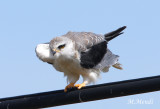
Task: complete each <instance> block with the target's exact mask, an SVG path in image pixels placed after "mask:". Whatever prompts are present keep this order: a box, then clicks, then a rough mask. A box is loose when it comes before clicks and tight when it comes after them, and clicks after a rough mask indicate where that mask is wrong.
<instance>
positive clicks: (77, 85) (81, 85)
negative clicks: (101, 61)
mask: <svg viewBox="0 0 160 109" xmlns="http://www.w3.org/2000/svg"><path fill="white" fill-rule="evenodd" d="M85 86H86V84H85V83H82V84H76V85H75V87H77V88H78V89H81V88H82V87H85Z"/></svg>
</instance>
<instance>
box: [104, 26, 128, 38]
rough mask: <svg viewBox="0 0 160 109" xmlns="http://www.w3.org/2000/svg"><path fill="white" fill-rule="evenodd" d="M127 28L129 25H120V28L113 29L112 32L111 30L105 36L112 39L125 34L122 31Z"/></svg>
mask: <svg viewBox="0 0 160 109" xmlns="http://www.w3.org/2000/svg"><path fill="white" fill-rule="evenodd" d="M125 28H127V26H123V27H120V28H118V29H117V30H115V31H112V32H109V33H107V34H105V35H104V36H105V39H106V41H110V40H112V39H114V38H115V37H117V36H119V35H121V34H123V32H122V31H123V30H124V29H125Z"/></svg>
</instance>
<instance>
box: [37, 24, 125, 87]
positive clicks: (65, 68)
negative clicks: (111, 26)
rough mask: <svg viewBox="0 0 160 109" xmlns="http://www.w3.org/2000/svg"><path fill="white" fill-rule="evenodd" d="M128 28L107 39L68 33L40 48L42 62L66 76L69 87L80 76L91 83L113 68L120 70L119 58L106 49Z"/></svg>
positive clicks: (109, 35) (90, 34) (110, 34)
mask: <svg viewBox="0 0 160 109" xmlns="http://www.w3.org/2000/svg"><path fill="white" fill-rule="evenodd" d="M125 28H126V27H125V26H124V27H121V28H119V29H117V30H115V31H112V32H110V33H108V34H105V35H100V34H95V33H91V32H68V33H67V34H65V35H62V36H60V37H56V38H53V39H52V40H51V41H50V43H48V44H39V45H37V47H36V53H37V56H38V57H39V59H41V60H42V61H44V62H48V63H50V64H52V65H53V66H54V67H55V69H56V70H58V71H60V72H64V75H65V76H67V81H68V82H69V83H75V82H76V81H77V80H78V79H79V77H80V75H81V76H82V77H83V81H84V82H85V83H86V84H88V83H92V82H95V81H96V80H97V79H98V78H99V77H100V72H101V71H102V72H107V71H108V70H109V68H110V67H111V66H113V67H115V68H118V69H121V66H120V64H119V62H118V58H119V56H118V55H114V54H113V53H112V52H111V51H110V50H109V49H108V48H107V43H108V41H110V40H112V39H113V38H115V37H117V36H118V35H120V34H122V33H121V31H123V30H124V29H125ZM55 51H56V53H55V54H54V53H53V52H55Z"/></svg>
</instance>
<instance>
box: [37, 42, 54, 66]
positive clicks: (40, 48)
mask: <svg viewBox="0 0 160 109" xmlns="http://www.w3.org/2000/svg"><path fill="white" fill-rule="evenodd" d="M35 52H36V55H37V57H38V58H39V59H40V60H42V61H43V62H47V63H49V64H53V62H54V58H53V55H52V53H51V50H50V47H49V43H44V44H38V45H37V47H36V49H35Z"/></svg>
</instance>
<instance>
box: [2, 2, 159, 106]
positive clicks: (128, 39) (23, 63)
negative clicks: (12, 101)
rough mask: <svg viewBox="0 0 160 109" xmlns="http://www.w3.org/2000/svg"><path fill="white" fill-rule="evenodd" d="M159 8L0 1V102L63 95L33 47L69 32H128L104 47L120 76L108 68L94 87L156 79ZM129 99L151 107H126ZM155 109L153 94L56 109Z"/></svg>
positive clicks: (62, 82) (60, 82)
mask: <svg viewBox="0 0 160 109" xmlns="http://www.w3.org/2000/svg"><path fill="white" fill-rule="evenodd" d="M159 4H160V1H159V0H152V1H151V0H134V1H133V0H132V1H131V0H130V1H129V0H119V1H118V0H77V1H75V0H54V1H53V0H23V1H22V0H14V1H13V0H3V1H2V0H1V1H0V42H1V43H0V50H1V52H0V83H1V89H0V98H3V97H10V96H17V95H24V94H31V93H37V92H45V91H52V90H59V89H63V88H64V87H65V86H66V78H64V77H63V74H62V73H60V72H57V71H56V70H55V69H54V68H53V67H52V66H50V65H48V64H46V63H43V62H41V61H40V60H39V59H38V58H37V57H36V55H35V47H36V45H37V44H39V43H44V42H48V41H50V40H51V39H52V38H53V37H55V36H60V35H63V34H65V33H66V32H68V31H78V32H79V31H90V32H94V33H98V34H105V33H107V32H110V31H112V30H114V29H117V28H119V27H121V26H124V25H126V26H127V29H126V30H125V33H124V34H123V35H121V36H120V37H118V38H116V39H114V40H112V41H111V42H110V43H109V45H108V46H109V48H110V49H111V50H112V52H113V53H115V54H118V55H119V56H120V62H121V63H122V64H123V68H124V70H122V71H119V70H117V69H113V68H111V69H110V72H109V73H102V78H101V79H100V80H99V81H98V82H97V84H101V83H108V82H113V81H121V80H127V79H134V78H141V77H148V76H154V75H159V73H160V70H159V65H160V64H159V62H160V58H159V56H160V50H159V49H160V32H159V30H160V29H159V26H160V20H159V19H160V12H159V10H160V6H159ZM79 82H82V79H81V80H80V81H79ZM130 99H134V100H137V99H142V100H150V99H152V100H153V104H151V105H147V104H128V101H129V100H130ZM159 106H160V95H159V92H152V93H146V94H138V95H132V96H127V97H119V98H112V99H106V100H100V101H94V102H87V103H81V104H72V105H66V106H60V107H56V109H61V108H63V109H70V108H72V109H73V108H76V109H82V108H86V107H90V108H92V109H97V107H99V108H101V109H106V108H113V109H114V108H124V107H125V108H130V109H135V108H137V109H141V108H146V109H149V108H157V107H159ZM49 109H53V108H49Z"/></svg>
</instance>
